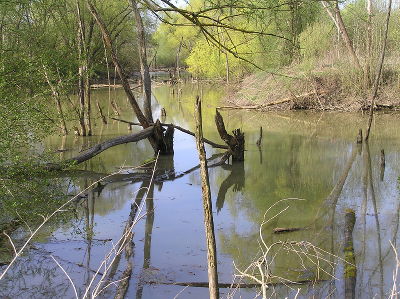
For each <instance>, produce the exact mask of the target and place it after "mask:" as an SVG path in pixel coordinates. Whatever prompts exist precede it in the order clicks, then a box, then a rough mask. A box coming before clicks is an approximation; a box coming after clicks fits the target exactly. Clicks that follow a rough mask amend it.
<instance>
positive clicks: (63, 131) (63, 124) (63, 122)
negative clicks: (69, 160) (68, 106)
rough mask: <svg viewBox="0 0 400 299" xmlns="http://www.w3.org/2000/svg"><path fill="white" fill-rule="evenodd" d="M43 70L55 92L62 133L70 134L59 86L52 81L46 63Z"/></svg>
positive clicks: (53, 92) (54, 96)
mask: <svg viewBox="0 0 400 299" xmlns="http://www.w3.org/2000/svg"><path fill="white" fill-rule="evenodd" d="M43 72H44V76H45V77H46V81H47V84H49V86H50V89H51V92H52V94H53V98H54V101H55V102H56V107H57V112H58V116H59V117H60V126H61V132H62V134H63V135H64V136H65V135H68V129H67V125H66V123H65V117H64V112H63V110H62V106H61V100H60V98H61V97H60V93H59V92H58V89H57V87H55V86H54V85H53V84H52V83H51V81H50V78H49V75H48V73H47V70H46V67H45V66H44V65H43Z"/></svg>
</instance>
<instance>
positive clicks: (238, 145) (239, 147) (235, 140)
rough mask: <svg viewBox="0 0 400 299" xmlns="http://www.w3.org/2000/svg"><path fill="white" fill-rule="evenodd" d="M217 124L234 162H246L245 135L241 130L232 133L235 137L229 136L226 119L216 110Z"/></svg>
mask: <svg viewBox="0 0 400 299" xmlns="http://www.w3.org/2000/svg"><path fill="white" fill-rule="evenodd" d="M215 111H216V114H215V124H216V126H217V130H218V133H219V136H220V137H221V139H222V140H223V141H225V143H226V144H227V145H228V147H229V150H230V153H231V155H232V160H233V161H244V133H243V132H242V131H241V130H240V129H235V130H233V131H232V133H233V136H232V135H230V134H228V132H227V131H226V129H225V124H224V119H223V118H222V115H221V114H220V113H219V112H218V110H215Z"/></svg>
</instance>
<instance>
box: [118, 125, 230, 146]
mask: <svg viewBox="0 0 400 299" xmlns="http://www.w3.org/2000/svg"><path fill="white" fill-rule="evenodd" d="M111 119H113V120H116V121H119V122H123V123H126V124H129V125H131V126H140V123H137V122H132V121H128V120H124V119H119V118H115V117H111ZM160 124H161V126H163V127H173V128H174V129H176V130H179V131H181V132H183V133H186V134H188V135H191V136H193V137H195V134H194V133H193V132H192V131H189V130H187V129H185V128H182V127H180V126H177V125H174V124H166V123H160ZM150 125H153V124H150ZM203 142H204V143H207V144H209V145H211V146H212V147H214V148H222V149H228V146H226V145H222V144H218V143H215V142H213V141H211V140H209V139H207V138H204V137H203Z"/></svg>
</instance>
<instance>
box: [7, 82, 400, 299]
mask: <svg viewBox="0 0 400 299" xmlns="http://www.w3.org/2000/svg"><path fill="white" fill-rule="evenodd" d="M179 88H180V89H181V91H179V90H175V92H174V93H171V92H170V90H171V87H169V86H160V87H157V88H156V89H154V99H153V103H152V105H153V107H152V108H153V111H154V114H153V115H154V116H160V115H161V108H165V110H166V117H165V118H166V119H165V122H169V123H174V124H177V125H180V126H182V127H185V128H188V129H190V130H191V131H193V130H194V123H193V101H194V98H195V95H196V94H197V92H199V93H200V91H201V92H202V94H203V126H204V135H205V137H206V138H209V139H211V140H213V141H216V142H218V141H219V136H218V133H217V132H216V130H215V124H214V114H215V107H216V106H218V100H219V98H220V97H221V95H222V93H223V90H221V88H220V87H218V86H203V87H202V88H199V90H198V91H197V87H196V86H194V87H193V86H192V85H190V84H187V85H182V86H180V87H179ZM175 89H177V87H175ZM110 92H111V96H110V93H109V92H108V90H96V91H94V92H93V97H94V98H96V100H98V102H99V104H100V105H101V107H103V109H104V113H105V114H107V115H109V116H113V115H114V111H116V110H118V111H119V114H120V116H119V117H120V118H122V119H126V120H131V121H135V118H134V116H133V113H132V112H131V110H130V107H129V104H128V102H127V101H126V97H125V96H124V94H123V91H122V90H120V89H115V90H111V91H110ZM110 99H112V100H110ZM112 101H113V102H114V104H110V103H111V102H112ZM223 116H224V120H225V121H226V126H227V128H228V130H229V129H230V130H231V129H233V128H238V127H240V128H242V129H243V131H244V132H245V133H246V145H247V148H246V150H247V151H246V153H245V161H244V163H234V164H232V165H226V166H224V167H213V168H210V170H209V174H210V184H211V189H212V194H213V197H212V200H213V204H214V203H215V204H214V207H215V212H218V213H215V214H214V221H215V228H216V238H217V250H218V260H219V265H218V268H219V272H220V273H219V278H220V281H221V282H223V283H229V282H231V281H232V274H233V273H234V267H233V265H232V262H235V265H237V267H239V268H241V269H242V268H243V267H246V266H247V265H249V264H250V263H251V262H252V261H253V258H254V257H256V256H257V255H258V254H259V246H258V240H259V226H260V223H261V222H262V220H263V216H264V213H265V211H266V210H267V209H268V208H269V207H271V206H272V205H273V204H274V203H276V202H277V201H279V200H281V199H282V198H290V197H296V198H303V199H305V201H293V202H290V206H289V209H288V210H287V211H285V213H282V214H280V215H279V216H277V217H276V218H274V219H273V220H272V221H271V222H270V223H269V224H268V225H267V226H266V227H265V228H264V229H263V234H264V238H265V239H266V240H268V242H271V243H273V242H278V241H288V240H294V241H302V240H303V241H309V242H311V243H313V244H315V245H317V246H319V247H320V248H321V249H323V250H326V251H327V252H330V253H333V254H335V256H336V257H333V256H329V258H328V259H329V261H330V262H335V263H337V267H335V269H332V268H330V267H328V266H324V270H325V271H326V272H327V273H328V274H329V275H331V276H335V277H337V278H339V280H335V279H332V278H331V277H330V276H329V275H328V274H327V273H324V272H323V271H320V272H319V273H318V270H317V267H316V266H315V265H312V263H311V262H310V263H309V264H307V263H305V267H303V265H301V264H299V257H298V256H297V255H293V254H290V255H289V254H286V255H285V254H278V255H277V256H276V259H275V260H274V264H273V268H272V270H273V271H274V273H275V274H277V275H281V276H284V277H287V278H289V279H292V280H300V279H301V278H302V277H305V275H310V276H312V275H314V276H318V275H319V276H320V278H324V279H327V280H328V281H326V282H322V283H320V284H318V285H316V286H315V287H312V286H310V287H309V286H305V287H302V288H301V292H300V294H299V297H303V298H309V297H312V296H314V297H315V298H324V297H328V296H331V297H334V298H336V297H341V296H343V295H344V282H343V280H342V279H341V278H342V277H343V271H344V264H343V260H342V259H341V258H342V257H343V251H342V250H343V248H342V247H343V224H344V214H345V209H347V208H351V209H353V210H354V211H355V213H356V219H357V220H356V225H355V228H354V233H353V238H354V248H355V255H356V263H357V284H356V289H355V293H356V295H357V297H358V298H371V297H373V296H375V298H379V297H380V298H383V297H386V296H387V295H388V292H389V290H390V289H391V287H392V284H393V279H392V271H393V266H394V254H393V251H392V248H391V246H390V243H389V241H391V242H392V243H393V245H394V246H395V248H396V249H397V248H398V244H397V243H398V242H397V238H398V235H399V212H400V200H399V186H398V181H397V179H398V175H399V171H400V152H399V145H400V135H399V132H398V130H397V129H396V126H397V125H398V124H399V120H398V117H397V116H396V115H387V114H378V115H377V117H376V122H375V124H374V126H375V127H374V128H373V132H374V133H373V135H372V136H371V140H370V145H369V146H368V145H367V144H363V145H362V148H361V147H357V146H356V145H355V142H354V141H355V135H356V133H357V130H358V128H359V127H362V124H363V123H365V121H366V119H365V118H364V117H363V116H361V115H359V114H336V113H325V114H319V113H313V112H304V113H303V112H297V113H292V112H288V113H283V112H278V113H265V114H260V113H258V112H246V111H226V112H223ZM95 119H96V123H95V124H94V126H93V128H94V133H95V135H94V136H92V137H88V138H81V137H74V136H67V137H65V138H61V137H57V136H53V137H51V138H49V140H48V143H47V145H48V146H49V147H50V148H52V149H65V150H66V151H62V152H60V153H59V154H58V155H59V156H60V159H67V158H69V157H71V156H73V155H75V154H76V153H78V152H79V151H80V150H81V149H84V148H87V147H89V146H92V145H94V144H96V143H98V142H101V141H104V140H106V139H108V138H111V137H113V136H117V135H122V134H129V131H128V129H127V127H126V126H125V124H121V123H119V122H116V121H112V120H110V119H108V123H107V125H105V124H103V123H102V121H101V117H98V115H97V117H95ZM389 124H390V125H389ZM260 126H262V127H263V130H264V137H263V145H262V147H258V146H257V145H256V141H257V139H258V137H259V127H260ZM139 129H140V128H132V130H133V131H137V130H139ZM381 149H384V151H385V156H386V163H385V167H384V168H383V171H382V168H381V165H382V163H381ZM207 153H208V155H209V156H210V157H212V156H214V155H218V154H221V151H220V150H215V149H212V148H210V147H207ZM152 156H153V151H152V149H151V147H150V145H149V144H148V142H147V141H141V142H138V143H137V144H127V145H121V146H118V147H115V148H113V149H112V150H109V151H106V152H104V153H102V154H100V155H99V156H97V157H95V158H94V159H92V160H91V161H89V162H88V163H86V165H85V166H84V167H83V169H81V171H79V172H78V171H77V172H76V174H75V175H72V173H68V174H67V178H66V180H68V181H71V187H69V188H68V190H69V192H70V193H74V192H75V193H76V192H77V191H78V190H79V189H82V188H84V187H85V186H87V185H89V184H91V183H92V182H93V181H95V180H96V179H98V178H99V177H101V176H102V175H103V174H109V173H112V172H114V171H116V170H117V167H120V166H122V165H123V166H126V167H128V166H136V165H139V164H142V163H143V161H145V160H147V159H148V158H151V157H152ZM214 157H216V156H214ZM197 165H198V157H197V153H196V149H195V143H194V138H193V137H192V136H188V135H185V134H183V133H181V132H176V135H175V155H174V156H173V157H162V158H160V160H159V162H158V172H157V174H158V177H159V178H160V179H159V180H158V181H157V180H156V182H155V184H154V185H153V186H151V188H150V192H149V195H148V198H147V199H146V213H147V215H146V217H145V219H143V221H141V222H139V224H138V225H137V227H135V230H134V231H135V235H134V244H135V247H134V255H133V257H132V258H133V263H132V264H133V272H132V276H131V279H130V284H129V289H128V293H127V296H128V297H129V298H156V299H157V298H173V297H174V296H175V295H176V294H178V293H179V292H180V291H181V290H182V289H183V287H180V286H173V285H168V284H163V285H162V284H157V285H154V284H148V283H146V282H149V281H159V282H164V283H167V282H168V283H173V282H177V281H178V282H179V281H180V282H182V281H183V282H184V281H193V282H205V281H207V269H206V267H205V265H206V261H207V260H206V252H205V251H204V250H205V246H204V244H205V240H204V227H203V216H202V203H201V190H200V180H199V170H198V166H197ZM85 169H86V170H85ZM134 172H135V171H132V170H129V169H128V168H126V171H124V173H122V174H120V175H116V176H115V177H113V178H110V179H108V180H107V181H106V182H103V183H101V184H99V185H96V186H95V188H94V189H93V190H91V191H90V192H89V193H88V197H87V198H83V199H81V200H80V201H79V202H77V203H76V209H77V215H78V217H77V220H71V221H70V222H68V223H66V224H63V225H58V224H57V225H55V226H53V227H49V228H47V229H46V230H45V231H44V232H43V234H42V235H41V236H40V238H39V239H38V241H37V242H38V243H37V244H35V246H36V247H37V248H38V250H31V251H29V253H27V254H26V256H24V257H22V258H21V261H20V262H19V263H18V264H17V265H16V266H15V268H14V270H13V271H12V272H10V274H9V276H8V277H7V280H5V281H2V282H1V283H0V286H1V287H0V296H9V297H11V298H34V297H35V296H36V297H41V298H46V297H48V298H50V297H52V296H56V295H57V296H62V297H71V296H72V295H73V294H72V292H71V288H70V287H69V282H68V280H67V279H66V278H65V277H64V276H62V273H61V272H60V269H59V268H58V267H57V266H56V265H55V264H54V262H52V261H51V259H50V258H49V254H50V253H52V254H54V255H56V256H57V257H62V259H60V261H61V263H62V265H64V266H66V270H67V271H68V273H70V275H71V277H72V278H73V280H74V282H75V283H76V285H77V287H78V289H79V291H80V293H82V291H83V290H84V286H85V285H87V284H88V278H89V277H93V270H94V269H97V267H98V265H99V264H100V262H101V260H102V259H103V258H104V255H105V254H106V253H107V252H108V251H109V250H110V248H112V244H113V243H114V244H115V242H116V241H117V240H118V239H119V238H120V236H121V232H122V231H123V229H124V225H125V222H126V219H127V218H128V217H129V214H130V212H131V202H132V201H133V202H137V203H138V202H141V201H142V200H143V196H144V194H143V192H142V191H139V192H138V190H142V187H146V186H148V184H149V178H148V177H144V179H143V177H142V178H140V176H138V175H137V173H134ZM140 172H141V175H142V174H143V173H147V172H146V170H140ZM66 184H67V183H66ZM281 208H282V206H279V207H277V209H276V212H277V211H279V209H281ZM276 227H302V228H307V229H306V230H301V231H297V232H293V233H289V234H282V235H277V234H274V233H273V229H274V228H276ZM127 263H128V261H126V260H125V259H121V261H120V262H119V264H118V267H115V270H114V271H113V272H114V274H113V277H112V278H113V279H118V278H120V277H121V276H122V274H123V271H124V269H126V266H127ZM83 265H84V266H83ZM304 268H306V270H305V269H304ZM273 291H274V292H275V293H274V294H273V297H276V298H282V297H283V296H289V297H294V296H295V295H296V291H297V290H296V289H294V290H292V289H290V288H287V287H285V286H277V287H275V288H273V289H271V293H272V292H273ZM221 292H222V295H221V296H224V295H226V294H227V292H228V291H227V290H226V289H221ZM114 293H115V288H113V289H110V290H109V291H108V292H107V293H106V295H105V297H107V296H113V294H114ZM254 293H255V291H254V290H253V289H250V290H244V289H243V290H240V291H238V292H237V293H236V296H237V297H239V296H242V298H253V297H254ZM38 294H39V295H38ZM207 294H208V290H207V289H203V288H188V289H186V290H185V291H184V292H183V293H181V295H180V297H181V298H187V297H190V298H206V297H207ZM271 295H272V294H271ZM178 298H179V297H178Z"/></svg>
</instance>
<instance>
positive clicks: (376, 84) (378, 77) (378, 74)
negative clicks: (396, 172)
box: [365, 0, 392, 140]
mask: <svg viewBox="0 0 400 299" xmlns="http://www.w3.org/2000/svg"><path fill="white" fill-rule="evenodd" d="M391 11H392V0H389V3H388V12H387V15H386V25H385V33H384V37H383V47H382V53H381V57H380V59H379V64H378V69H377V72H376V76H375V81H374V90H373V93H372V96H371V104H370V105H371V106H370V107H369V119H368V127H367V133H366V134H365V140H368V138H369V133H370V131H371V124H372V118H373V116H374V106H375V99H376V97H377V95H378V88H379V82H380V80H381V75H382V68H383V62H384V61H385V53H386V44H387V37H388V31H389V21H390V14H391Z"/></svg>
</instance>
